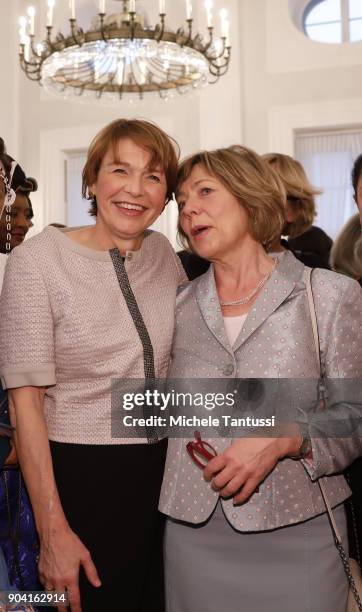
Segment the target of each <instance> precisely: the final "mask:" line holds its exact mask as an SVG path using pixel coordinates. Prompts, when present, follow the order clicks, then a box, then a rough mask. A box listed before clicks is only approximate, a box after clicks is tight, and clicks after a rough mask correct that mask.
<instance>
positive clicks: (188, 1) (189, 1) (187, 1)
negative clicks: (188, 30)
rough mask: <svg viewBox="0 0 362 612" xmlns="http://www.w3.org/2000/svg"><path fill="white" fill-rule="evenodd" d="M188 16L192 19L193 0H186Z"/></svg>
mask: <svg viewBox="0 0 362 612" xmlns="http://www.w3.org/2000/svg"><path fill="white" fill-rule="evenodd" d="M186 18H187V19H192V2H191V0H186Z"/></svg>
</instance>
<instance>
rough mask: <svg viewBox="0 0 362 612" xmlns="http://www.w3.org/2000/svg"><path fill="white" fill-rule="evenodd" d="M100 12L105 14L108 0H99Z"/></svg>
mask: <svg viewBox="0 0 362 612" xmlns="http://www.w3.org/2000/svg"><path fill="white" fill-rule="evenodd" d="M99 12H100V13H101V14H102V15H104V14H105V12H106V0H99Z"/></svg>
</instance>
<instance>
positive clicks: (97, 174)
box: [0, 119, 186, 612]
mask: <svg viewBox="0 0 362 612" xmlns="http://www.w3.org/2000/svg"><path fill="white" fill-rule="evenodd" d="M177 162H178V152H177V145H176V143H175V142H174V141H173V140H172V139H171V138H170V137H169V136H167V134H165V132H163V131H162V130H161V129H160V128H158V127H157V126H156V125H154V124H152V123H150V122H147V121H141V120H127V119H119V120H116V121H114V122H112V123H111V124H109V125H107V126H106V127H105V128H104V129H103V130H101V132H100V133H99V134H97V136H96V137H95V139H94V140H93V142H92V143H91V145H90V148H89V151H88V156H87V162H86V165H85V167H84V170H83V194H84V196H85V197H87V199H88V200H89V201H90V214H91V215H92V216H93V217H94V218H95V224H93V225H91V226H86V227H83V228H78V229H75V230H72V229H71V228H67V229H65V230H59V229H58V228H56V227H49V226H48V227H46V228H45V229H44V230H43V231H42V232H41V233H39V234H38V235H36V236H34V237H33V238H31V239H30V240H27V241H25V243H24V244H23V245H21V246H19V247H17V248H16V249H14V252H13V253H11V255H10V257H9V262H8V264H7V267H6V272H5V279H4V286H3V292H2V295H1V300H0V372H1V375H2V377H3V379H4V381H5V383H6V387H7V388H8V389H9V397H10V409H11V411H12V419H13V421H14V424H15V423H16V434H15V435H16V446H17V451H18V455H19V461H20V465H21V467H22V469H23V471H24V477H25V480H26V483H27V485H28V489H29V493H30V497H31V501H32V504H33V509H34V514H35V519H36V524H37V529H38V533H39V536H40V547H41V548H40V559H39V571H40V577H41V581H42V583H43V585H44V587H45V589H46V590H49V591H52V590H55V591H64V590H65V589H66V590H67V591H68V594H69V598H70V606H71V609H72V612H79V611H80V610H82V611H83V612H98V611H99V612H101V611H102V610H106V609H117V606H118V608H122V609H123V608H124V610H127V612H146V611H147V612H162V610H163V607H164V592H163V565H162V535H163V525H164V521H163V518H162V517H161V515H160V513H159V512H158V499H159V491H160V487H161V482H162V476H163V470H164V460H165V454H166V450H167V442H166V440H161V441H159V440H158V439H157V437H155V436H154V432H153V431H148V430H142V432H141V433H142V436H141V437H140V436H138V437H137V435H136V434H137V431H135V430H133V429H131V428H130V429H128V430H127V431H123V432H121V435H119V436H116V435H115V434H114V430H113V425H114V424H115V423H116V424H117V419H118V418H119V419H120V418H121V414H119V415H117V413H114V412H112V380H114V379H119V378H122V379H130V378H132V379H134V378H136V379H142V380H143V379H151V380H154V379H155V378H165V377H166V375H167V370H168V365H169V359H170V351H171V344H172V334H173V328H174V309H175V301H176V293H177V288H178V286H179V285H180V284H182V283H183V282H184V281H185V280H186V276H185V274H184V272H183V269H182V266H181V264H180V262H179V260H178V258H177V257H176V254H175V253H174V251H173V249H172V247H171V245H170V243H169V242H168V240H167V238H166V237H165V236H163V235H162V234H160V233H158V232H153V231H150V230H149V229H148V228H149V227H150V226H151V225H152V224H153V223H154V221H155V220H156V219H157V218H158V216H159V215H160V214H161V213H162V211H163V210H164V208H165V205H166V204H167V202H168V201H169V200H170V199H171V197H172V193H173V191H174V186H175V180H176V175H177ZM19 278H20V279H21V281H22V282H21V283H20V282H18V279H19ZM14 301H15V303H16V309H14V308H12V304H13V303H14ZM14 332H16V337H15V335H14ZM4 355H6V359H4Z"/></svg>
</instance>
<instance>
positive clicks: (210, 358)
mask: <svg viewBox="0 0 362 612" xmlns="http://www.w3.org/2000/svg"><path fill="white" fill-rule="evenodd" d="M176 198H177V202H178V207H179V215H180V217H179V229H180V234H181V236H182V238H183V240H184V241H185V242H186V244H188V245H189V247H191V248H192V250H193V251H194V252H196V253H197V254H198V255H200V256H201V257H203V258H205V259H208V260H209V261H211V262H212V265H211V266H210V268H209V270H208V272H207V273H206V274H204V275H202V276H200V277H199V278H197V279H196V280H194V281H192V282H191V283H188V284H187V285H185V286H184V287H183V288H182V289H181V291H180V292H179V294H178V298H177V308H176V323H175V333H174V340H173V347H172V355H171V357H172V359H171V367H170V372H169V376H170V378H171V379H178V378H186V379H187V378H189V379H197V378H202V379H207V380H209V379H212V380H215V379H223V380H220V386H221V385H225V383H227V388H228V389H233V390H235V389H237V388H238V381H237V379H240V378H241V379H250V378H251V379H255V378H257V379H259V383H260V385H261V388H262V389H263V388H264V385H266V384H267V383H266V382H265V383H263V381H262V380H261V381H260V379H277V383H278V387H279V385H282V386H283V385H284V383H285V381H281V380H280V379H292V380H291V381H290V386H289V388H290V395H288V396H285V398H284V400H285V401H284V404H286V405H285V406H284V404H283V408H284V409H288V410H289V407H292V406H293V402H294V401H295V403H296V404H297V405H299V403H300V404H301V406H302V405H303V402H305V401H307V398H306V396H305V394H303V397H302V398H299V396H298V398H297V395H298V392H297V388H298V385H296V384H294V383H295V380H294V379H300V382H299V387H300V386H302V387H303V389H304V390H305V389H310V391H308V393H312V397H314V394H315V389H316V388H317V386H318V385H317V384H316V381H317V380H318V379H319V365H320V363H319V358H318V355H317V351H316V344H315V342H314V339H315V326H313V324H312V320H313V322H314V321H315V319H312V307H311V302H310V299H308V295H310V293H308V294H307V291H308V292H309V289H311V291H312V295H313V296H314V303H315V310H314V308H313V313H314V312H315V316H316V323H317V325H318V329H319V334H320V350H321V354H322V355H323V365H324V367H325V370H326V376H328V377H335V378H338V377H341V378H343V377H346V378H348V377H352V378H353V377H358V376H361V374H362V371H361V370H362V336H361V311H360V305H359V302H360V300H361V296H362V291H361V288H360V287H359V285H358V283H356V282H355V281H353V280H351V279H348V278H344V277H340V276H337V275H336V274H335V273H333V272H330V271H329V270H320V269H316V270H314V271H313V274H312V278H311V277H310V269H309V270H308V269H307V268H306V267H305V266H304V265H303V264H302V263H301V262H300V261H298V260H297V259H295V257H294V256H293V255H292V254H291V253H290V252H288V251H285V252H283V253H280V254H277V255H275V254H272V255H270V254H268V248H269V246H270V244H273V243H274V241H275V240H276V238H277V237H278V236H279V235H280V232H281V229H282V225H283V223H284V207H285V191H284V188H283V185H282V184H281V181H280V180H279V179H278V176H277V175H276V173H274V172H273V171H272V169H271V168H270V166H269V164H267V163H266V161H265V160H263V159H262V158H261V157H260V156H259V155H257V154H256V153H254V152H253V151H251V150H250V149H247V148H245V147H240V146H233V147H229V148H227V149H218V150H216V151H211V152H208V151H203V152H201V153H198V154H196V155H193V156H191V157H189V158H188V159H186V160H185V161H184V162H183V163H182V164H181V166H180V168H179V173H178V182H177V189H176ZM326 302H328V307H326V306H325V303H326ZM347 334H349V336H350V337H353V338H354V343H353V344H350V345H348V346H346V344H345V338H346V335H347ZM318 354H319V351H318ZM310 380H312V384H309V387H308V381H310ZM270 382H273V381H270ZM234 393H236V391H234ZM264 393H265V394H266V396H267V401H268V403H269V402H270V401H271V399H272V397H271V396H270V395H269V394H268V393H267V391H266V390H264ZM299 393H300V390H299ZM250 409H251V410H253V404H252V403H250ZM348 409H349V410H354V407H353V406H352V407H350V406H349V405H348ZM288 415H290V413H289V412H288ZM333 416H338V410H337V409H334V410H333ZM289 418H290V419H291V420H293V418H292V417H290V416H289ZM231 431H232V432H233V433H232V434H231V435H233V436H234V437H233V438H231V439H229V440H228V439H227V438H224V437H219V438H216V437H215V434H214V435H212V434H209V435H210V438H209V435H208V434H206V435H205V438H206V439H207V441H206V439H205V440H202V439H201V438H200V435H199V434H198V432H196V440H194V441H192V440H190V439H188V440H185V439H170V440H169V448H168V454H167V462H166V468H165V476H164V481H163V486H162V492H161V500H160V509H161V510H162V512H164V513H165V514H167V515H168V516H169V519H168V521H167V526H166V540H165V555H166V556H165V562H166V597H167V605H168V608H167V609H168V612H188V611H191V610H195V611H196V610H198V611H200V612H206V610H207V612H220V610H223V611H224V612H235V611H236V610H245V611H249V610H253V612H271V611H273V612H274V610H275V611H276V610H277V611H278V612H290V611H291V610H293V612H310V610H318V612H330V611H331V610H333V611H334V612H344V611H345V607H346V600H347V592H348V583H347V580H346V577H345V573H344V568H343V565H342V563H341V560H340V558H339V555H338V552H337V549H336V547H335V543H334V538H333V534H332V531H331V527H330V524H329V519H328V516H327V514H326V508H325V505H324V503H323V500H322V498H321V495H320V490H319V486H318V482H317V481H318V480H319V479H320V478H322V477H324V476H328V478H323V481H324V487H325V489H326V491H327V494H328V497H329V499H331V500H332V506H333V507H334V508H335V510H334V514H335V518H336V521H337V523H338V526H339V529H340V531H341V533H342V536H343V540H344V542H345V543H346V518H345V512H344V507H343V503H342V502H343V501H344V500H345V499H346V498H347V497H348V496H349V494H350V491H349V488H348V486H347V484H346V482H345V480H344V478H343V476H341V475H340V472H341V470H342V469H343V468H344V467H346V466H347V465H349V464H350V463H351V462H352V461H353V459H354V458H355V457H356V456H358V455H359V454H360V452H361V440H360V438H358V433H357V432H354V434H353V435H352V436H351V437H349V438H340V439H338V438H334V437H332V436H331V437H328V438H327V437H325V436H321V435H320V434H319V435H318V433H316V432H317V431H318V432H319V430H318V427H317V428H316V429H314V428H313V425H312V424H309V423H308V420H307V421H306V422H303V423H301V424H300V425H299V424H298V423H297V422H294V423H292V424H291V425H290V428H288V430H286V431H283V430H282V428H281V426H280V424H279V423H278V426H277V427H276V429H275V430H274V431H272V433H269V434H268V433H267V431H266V430H265V429H262V430H257V431H254V432H253V437H250V434H249V436H248V434H247V433H245V431H244V432H243V434H242V435H243V436H244V437H239V436H238V435H237V434H236V433H235V430H233V429H232V428H231ZM269 431H270V430H269ZM223 435H224V434H223V433H221V434H220V436H223ZM200 457H202V458H201V460H200ZM200 467H201V468H203V469H200Z"/></svg>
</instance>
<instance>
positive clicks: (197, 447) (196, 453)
mask: <svg viewBox="0 0 362 612" xmlns="http://www.w3.org/2000/svg"><path fill="white" fill-rule="evenodd" d="M186 450H187V452H188V454H189V455H190V457H191V459H192V460H193V461H194V462H195V463H196V465H198V466H199V467H200V468H201V469H204V467H206V465H207V462H208V461H210V460H211V459H213V458H214V457H216V455H217V452H216V450H215V449H214V447H213V446H211V444H209V443H208V442H204V441H203V440H202V439H201V434H200V432H199V431H195V440H193V441H192V442H188V443H187V444H186ZM201 458H202V459H203V460H204V462H202V461H201V460H200V459H201Z"/></svg>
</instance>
